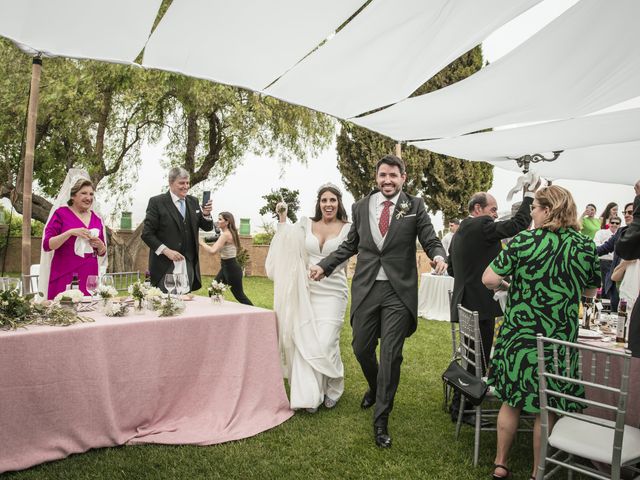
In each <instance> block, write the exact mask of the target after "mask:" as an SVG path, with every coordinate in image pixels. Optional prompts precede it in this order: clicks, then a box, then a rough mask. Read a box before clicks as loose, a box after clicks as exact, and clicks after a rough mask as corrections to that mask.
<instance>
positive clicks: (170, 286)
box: [164, 273, 177, 296]
mask: <svg viewBox="0 0 640 480" xmlns="http://www.w3.org/2000/svg"><path fill="white" fill-rule="evenodd" d="M176 286H177V282H176V276H175V275H174V274H173V273H167V274H166V275H165V276H164V288H165V289H166V290H167V293H168V294H169V296H171V292H174V291H175V290H176Z"/></svg>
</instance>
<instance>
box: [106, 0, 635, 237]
mask: <svg viewBox="0 0 640 480" xmlns="http://www.w3.org/2000/svg"><path fill="white" fill-rule="evenodd" d="M576 1H577V0H546V1H543V2H541V3H540V4H538V5H537V6H535V7H533V8H531V9H530V10H529V11H527V12H525V13H524V14H523V15H521V16H520V17H518V18H516V19H514V20H513V21H512V22H509V23H508V24H506V25H505V26H503V27H502V28H500V29H499V30H497V31H496V32H494V33H493V34H492V35H491V36H490V37H489V38H487V39H486V40H485V42H483V53H484V56H485V59H486V60H488V61H489V62H495V61H496V60H497V59H499V58H500V57H502V56H503V55H505V54H506V53H508V52H509V51H511V50H512V49H513V48H515V47H516V46H518V45H519V44H520V43H522V42H523V41H524V40H526V38H528V37H530V36H531V35H532V34H533V33H535V32H536V31H538V30H540V29H541V28H542V27H543V26H544V25H546V24H547V23H548V22H549V21H551V20H552V19H553V18H555V17H557V16H558V15H559V14H561V13H562V12H563V11H565V10H566V9H568V8H570V7H571V6H572V5H573V4H575V3H576ZM163 149H164V145H163V144H157V145H152V146H144V147H143V148H142V166H141V170H140V175H139V181H138V182H137V184H136V187H135V191H134V192H132V198H133V203H132V205H131V209H130V210H131V212H132V215H133V224H134V226H135V225H137V224H138V223H140V222H142V221H143V219H144V213H145V209H146V206H147V202H148V199H149V197H151V196H153V195H157V194H159V193H161V192H163V191H165V189H166V184H167V180H166V172H165V171H164V170H163V169H162V168H158V166H159V160H160V159H161V158H162V157H163ZM371 175H372V178H373V176H374V172H371ZM635 176H636V174H635V172H634V173H631V177H634V178H630V179H629V186H620V185H611V184H598V183H594V182H585V181H568V180H558V181H555V182H554V183H555V184H557V185H562V186H564V187H566V188H568V189H569V190H570V191H571V192H572V193H573V195H574V198H575V200H576V203H577V205H578V210H579V211H580V212H582V211H583V209H584V207H585V205H586V204H587V203H594V204H595V205H596V206H597V208H598V214H599V213H600V212H601V211H602V210H603V209H604V207H605V205H606V204H607V203H608V202H610V201H614V202H616V203H618V204H619V205H620V207H621V208H622V206H623V205H624V204H625V203H627V202H631V201H633V198H634V192H633V188H632V186H631V185H632V184H633V182H634V181H635V179H636V178H635ZM517 178H518V173H516V172H511V171H506V170H502V169H500V168H494V181H493V186H492V188H491V189H490V190H489V192H490V193H491V194H493V195H494V196H495V197H496V199H497V201H498V207H499V209H500V211H501V212H508V211H509V210H510V207H511V204H510V203H508V202H507V201H506V196H507V192H508V191H509V190H510V189H511V188H512V187H513V186H514V185H515V183H516V181H517ZM326 182H332V183H334V184H336V185H338V186H339V187H341V189H342V191H343V200H344V203H345V207H346V208H347V211H348V212H350V211H351V205H352V203H353V198H352V196H351V195H350V194H349V193H348V192H347V191H346V189H344V186H343V183H342V178H341V175H340V172H339V171H338V168H337V163H336V149H335V144H333V145H331V146H330V147H329V148H328V149H327V150H325V151H323V152H321V153H320V154H319V155H318V156H317V157H316V158H310V159H309V160H308V163H307V164H306V165H302V164H300V163H298V162H293V163H291V164H290V165H288V166H286V168H283V167H282V166H281V165H280V164H279V162H278V160H277V159H275V158H270V157H267V156H254V155H247V156H246V157H245V158H244V159H243V162H242V165H240V166H239V167H238V168H237V169H236V170H235V172H234V173H233V175H232V176H231V177H229V178H228V179H227V180H226V182H225V183H224V184H222V185H213V184H211V183H209V184H207V182H203V183H202V184H200V185H199V187H200V189H202V190H212V192H213V193H212V200H213V209H214V214H215V213H217V212H220V211H224V210H227V211H230V212H232V213H233V214H234V215H235V217H236V222H237V223H239V220H238V219H240V218H249V219H250V223H251V230H252V232H253V233H257V232H259V231H261V226H262V225H263V223H265V222H267V223H268V222H272V221H274V219H273V218H270V217H268V216H264V217H261V216H260V215H259V213H258V210H259V209H260V208H261V207H262V206H263V205H264V203H265V201H264V200H263V199H262V196H263V195H266V194H267V193H269V192H270V190H271V189H276V188H279V187H286V188H289V189H291V190H299V192H300V205H301V209H300V212H299V213H300V214H302V215H312V214H313V211H314V206H315V199H316V192H317V189H318V187H319V186H320V185H322V184H324V183H326ZM98 193H99V192H98ZM520 198H521V197H519V195H516V196H515V198H514V199H513V201H514V202H515V201H517V200H519V199H520ZM103 210H107V211H108V207H107V208H104V209H103ZM103 213H107V212H105V211H103ZM114 218H116V220H115V222H113V223H112V222H110V223H112V225H118V223H119V216H118V213H116V217H114ZM432 221H433V223H434V226H435V227H436V230H440V229H442V228H443V224H442V215H441V214H439V213H435V214H432Z"/></svg>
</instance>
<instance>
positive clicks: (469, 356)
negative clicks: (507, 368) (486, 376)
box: [458, 305, 486, 378]
mask: <svg viewBox="0 0 640 480" xmlns="http://www.w3.org/2000/svg"><path fill="white" fill-rule="evenodd" d="M458 321H459V323H460V341H459V342H458V351H459V352H460V358H461V359H462V362H461V363H462V366H463V367H464V368H467V366H468V365H473V366H474V367H475V370H476V377H478V378H482V363H483V360H482V356H483V353H482V339H481V337H480V320H479V318H478V312H472V311H471V310H467V309H466V308H464V307H463V306H462V305H458ZM485 363H486V362H485Z"/></svg>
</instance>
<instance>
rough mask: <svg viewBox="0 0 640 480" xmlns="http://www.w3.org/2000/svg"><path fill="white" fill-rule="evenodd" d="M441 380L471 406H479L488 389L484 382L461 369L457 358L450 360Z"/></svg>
mask: <svg viewBox="0 0 640 480" xmlns="http://www.w3.org/2000/svg"><path fill="white" fill-rule="evenodd" d="M442 380H443V381H444V382H445V383H446V384H447V385H449V386H451V388H453V389H455V390H457V391H458V392H460V393H461V394H462V395H464V396H465V397H466V399H467V401H469V402H471V403H472V404H473V405H480V404H481V403H482V400H483V399H484V396H485V395H486V394H487V390H488V389H489V386H488V385H487V384H486V382H485V381H484V380H482V379H480V378H478V377H476V376H475V375H474V374H472V373H469V372H467V371H466V370H465V369H464V368H462V365H460V360H459V359H457V358H456V359H454V360H452V361H451V363H450V364H449V366H448V367H447V369H446V370H445V371H444V373H443V374H442Z"/></svg>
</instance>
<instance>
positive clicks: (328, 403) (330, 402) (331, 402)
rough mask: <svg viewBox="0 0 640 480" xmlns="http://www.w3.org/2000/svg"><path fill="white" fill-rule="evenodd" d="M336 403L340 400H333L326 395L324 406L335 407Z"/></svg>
mask: <svg viewBox="0 0 640 480" xmlns="http://www.w3.org/2000/svg"><path fill="white" fill-rule="evenodd" d="M336 403H338V401H337V400H332V399H331V398H329V397H327V396H326V395H325V397H324V406H325V407H327V408H333V407H335V406H336Z"/></svg>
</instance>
